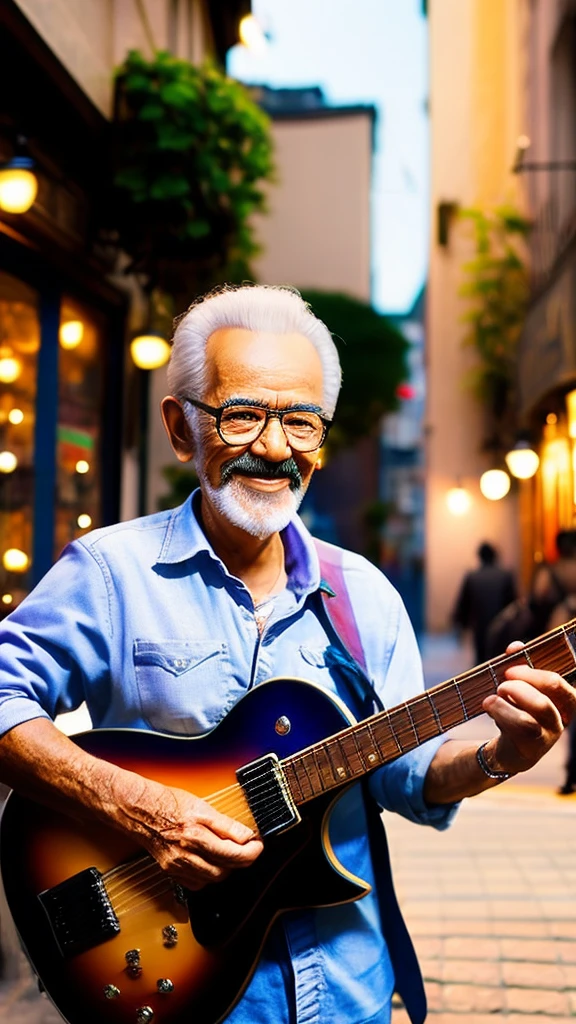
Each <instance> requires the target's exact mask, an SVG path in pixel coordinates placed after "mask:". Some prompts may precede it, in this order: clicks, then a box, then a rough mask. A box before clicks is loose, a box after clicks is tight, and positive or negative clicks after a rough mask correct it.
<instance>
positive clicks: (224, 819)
mask: <svg viewBox="0 0 576 1024" xmlns="http://www.w3.org/2000/svg"><path fill="white" fill-rule="evenodd" d="M140 781H141V784H142V788H141V792H140V793H139V794H134V795H132V796H131V797H130V800H129V803H130V805H132V806H133V807H134V806H136V807H137V808H138V813H137V816H136V820H135V821H134V824H135V826H136V833H137V836H138V839H139V842H141V843H142V845H143V846H144V847H145V849H146V850H147V851H148V853H150V854H151V855H152V856H153V857H154V859H155V860H156V861H157V862H158V864H159V865H160V867H161V868H162V869H163V870H164V871H166V872H167V873H168V874H169V875H170V877H171V878H174V879H175V880H176V881H177V882H179V883H180V884H181V885H183V886H185V887H186V888H187V889H192V890H194V889H200V888H202V886H204V885H207V884H208V883H210V882H221V881H223V879H225V878H227V876H228V875H229V874H230V872H231V871H232V870H233V869H236V868H245V867H249V865H250V864H252V863H253V861H255V860H256V858H257V857H258V856H259V854H260V853H261V852H262V848H263V847H262V842H261V840H260V839H258V838H256V836H255V834H254V832H253V831H252V830H251V829H250V828H248V827H247V826H246V825H244V824H242V822H240V821H236V820H235V819H234V818H229V817H228V816H227V815H225V814H221V813H220V811H217V810H215V808H213V807H211V805H210V804H209V803H206V801H205V800H201V799H200V798H199V797H196V796H193V794H192V793H188V792H187V791H186V790H183V789H176V788H172V787H167V786H162V785H160V784H159V783H156V782H150V781H148V780H146V779H142V780H140ZM130 813H131V814H132V813H133V812H130Z"/></svg>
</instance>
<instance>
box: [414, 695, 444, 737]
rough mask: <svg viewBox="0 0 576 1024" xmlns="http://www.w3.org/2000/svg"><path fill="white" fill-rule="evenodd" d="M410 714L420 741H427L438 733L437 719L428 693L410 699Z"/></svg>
mask: <svg viewBox="0 0 576 1024" xmlns="http://www.w3.org/2000/svg"><path fill="white" fill-rule="evenodd" d="M409 706H410V715H411V718H412V721H413V722H414V730H415V732H416V735H417V736H418V742H419V743H426V740H431V739H432V737H433V736H437V735H438V729H437V727H436V719H435V718H434V715H433V714H432V713H431V711H430V701H429V699H428V697H427V696H426V694H424V693H421V694H418V696H417V697H413V698H412V700H411V701H409Z"/></svg>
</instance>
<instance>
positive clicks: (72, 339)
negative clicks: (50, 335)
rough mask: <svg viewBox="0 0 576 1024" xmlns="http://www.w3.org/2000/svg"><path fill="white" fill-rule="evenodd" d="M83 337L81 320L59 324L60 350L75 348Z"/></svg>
mask: <svg viewBox="0 0 576 1024" xmlns="http://www.w3.org/2000/svg"><path fill="white" fill-rule="evenodd" d="M83 337H84V324H83V323H82V321H81V320H66V321H65V322H64V323H63V324H60V330H59V332H58V338H59V341H60V344H61V346H62V348H76V346H77V345H79V344H80V342H81V341H82V338H83Z"/></svg>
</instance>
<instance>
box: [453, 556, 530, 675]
mask: <svg viewBox="0 0 576 1024" xmlns="http://www.w3.org/2000/svg"><path fill="white" fill-rule="evenodd" d="M476 554H477V556H478V559H479V560H480V565H479V566H478V568H476V569H472V570H470V572H467V573H466V575H465V576H464V579H463V581H462V584H461V586H460V591H459V593H458V597H457V600H456V604H455V606H454V611H453V613H452V621H453V623H454V625H455V626H456V628H457V629H470V630H471V631H472V636H473V640H474V657H475V661H476V664H477V665H479V664H481V663H482V662H484V661H486V660H487V659H488V657H489V656H490V652H489V651H488V648H487V642H486V641H487V634H488V628H489V626H490V623H491V622H492V621H493V620H494V619H495V617H496V616H497V614H498V612H500V611H502V609H503V608H506V606H507V605H509V604H510V603H511V602H512V601H514V600H515V598H516V585H515V582H514V577H513V575H512V573H511V572H510V571H509V570H508V569H504V568H502V566H500V565H499V564H498V553H497V551H496V548H495V547H494V546H493V545H492V544H490V543H488V541H484V542H483V543H482V544H480V546H479V548H478V550H477V552H476ZM500 653H501V652H500Z"/></svg>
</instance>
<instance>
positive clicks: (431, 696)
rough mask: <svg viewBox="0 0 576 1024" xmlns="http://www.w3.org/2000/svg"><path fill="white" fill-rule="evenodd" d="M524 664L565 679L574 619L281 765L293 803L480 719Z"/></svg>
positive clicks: (574, 655) (572, 656)
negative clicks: (485, 704)
mask: <svg viewBox="0 0 576 1024" xmlns="http://www.w3.org/2000/svg"><path fill="white" fill-rule="evenodd" d="M526 664H528V665H530V666H531V667H532V668H537V669H548V670H549V671H552V672H558V674H559V675H561V676H567V675H570V674H571V673H573V672H574V671H576V619H572V620H571V621H570V622H567V623H566V624H565V625H564V626H559V627H558V628H557V629H554V630H552V631H551V632H549V633H545V634H544V635H543V636H540V637H538V638H537V639H536V640H532V641H531V642H530V643H528V644H526V646H525V647H523V648H522V650H521V651H519V652H517V653H516V654H508V655H502V656H501V657H499V658H496V659H495V660H494V661H490V662H486V663H485V664H483V665H479V666H478V667H477V668H474V669H471V670H470V671H468V672H464V673H463V675H460V676H457V677H456V678H455V679H451V680H448V681H447V682H445V683H439V685H438V686H434V687H432V688H431V689H429V690H425V691H424V692H423V693H420V694H418V695H417V696H416V697H412V698H411V699H410V700H408V701H406V703H404V704H399V705H397V706H396V707H394V708H391V709H390V710H387V711H381V712H379V714H377V715H373V716H372V717H371V718H367V719H364V720H363V721H362V722H358V723H357V724H355V725H351V726H349V727H348V728H346V729H343V730H342V732H339V733H336V735H334V736H330V737H328V739H326V740H323V741H322V742H321V743H315V744H314V745H313V746H311V747H307V748H306V749H305V750H301V751H299V753H297V754H293V755H292V756H291V757H288V758H286V759H285V760H283V761H282V767H283V769H284V773H285V778H286V781H287V784H288V786H289V789H290V792H291V795H292V799H293V800H294V803H295V804H303V803H306V802H307V801H308V800H312V799H313V798H314V797H317V796H320V795H321V794H322V793H326V792H327V791H328V790H332V789H337V788H339V787H341V786H343V785H346V784H347V783H349V782H352V781H354V780H355V779H360V778H361V777H362V776H364V775H366V774H367V773H368V772H371V771H373V770H374V769H375V768H378V767H380V766H381V765H383V764H387V763H388V762H389V761H394V760H395V759H396V758H397V757H401V756H402V754H406V753H407V752H408V751H410V750H413V749H414V748H415V747H418V746H420V744H422V743H426V741H427V740H430V739H433V737H435V736H439V735H440V734H441V733H444V732H447V731H448V730H450V729H453V728H454V727H455V726H457V725H462V724H463V723H464V722H468V721H469V720H470V719H471V718H476V717H477V716H478V715H481V714H483V710H484V709H483V707H482V703H483V701H484V699H485V698H486V697H488V696H489V695H490V694H492V693H495V692H496V690H497V689H498V686H499V684H500V683H501V682H504V679H505V672H506V669H508V668H510V667H511V666H513V665H526Z"/></svg>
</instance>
